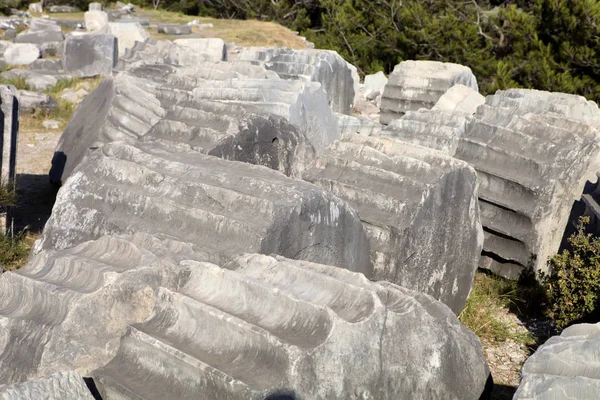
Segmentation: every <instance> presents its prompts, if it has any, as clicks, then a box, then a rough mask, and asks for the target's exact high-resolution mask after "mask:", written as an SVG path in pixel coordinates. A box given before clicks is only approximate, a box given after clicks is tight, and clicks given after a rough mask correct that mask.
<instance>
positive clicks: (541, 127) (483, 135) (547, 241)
mask: <svg viewBox="0 0 600 400" xmlns="http://www.w3.org/2000/svg"><path fill="white" fill-rule="evenodd" d="M594 115H600V112H599V111H598V107H597V106H596V105H595V104H590V102H587V101H586V100H585V99H584V98H583V97H579V96H573V95H566V94H562V93H547V92H538V91H532V90H531V91H530V90H523V89H516V90H509V91H498V92H497V93H496V95H493V96H488V97H487V98H486V103H485V104H484V105H482V106H479V108H478V109H477V112H476V113H475V115H474V118H473V119H472V120H470V121H469V122H468V124H467V128H466V132H465V135H464V137H463V139H462V140H461V141H460V145H459V147H458V150H457V152H456V157H458V158H460V159H462V160H465V161H467V162H468V163H470V164H471V165H473V166H474V167H475V169H476V170H477V173H478V176H479V179H480V181H481V186H480V191H479V196H480V207H481V215H482V224H483V226H484V230H485V235H486V238H485V243H484V249H483V256H482V258H481V264H480V266H481V267H483V268H487V269H490V270H492V271H494V272H496V273H498V274H500V275H502V276H504V277H508V278H513V279H516V278H518V277H519V275H520V274H521V272H522V271H523V270H524V269H529V268H531V269H533V271H534V272H537V271H540V270H541V271H547V260H548V257H550V256H551V255H552V254H554V253H556V251H557V250H558V247H559V245H560V242H561V239H562V235H563V232H564V230H565V226H566V224H567V220H568V218H569V212H570V210H571V207H572V205H573V202H574V201H575V200H577V199H579V197H580V196H581V193H582V191H583V187H584V184H585V182H586V181H587V180H591V181H595V180H596V172H597V171H599V170H600V133H599V132H598V131H597V130H596V129H594V128H593V127H591V126H590V125H588V123H589V122H581V121H582V120H585V119H586V118H592V120H593V118H594Z"/></svg>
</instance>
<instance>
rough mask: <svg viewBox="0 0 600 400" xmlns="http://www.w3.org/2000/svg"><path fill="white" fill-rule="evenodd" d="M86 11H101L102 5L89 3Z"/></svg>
mask: <svg viewBox="0 0 600 400" xmlns="http://www.w3.org/2000/svg"><path fill="white" fill-rule="evenodd" d="M88 11H102V3H90V4H89V5H88Z"/></svg>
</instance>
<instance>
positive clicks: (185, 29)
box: [158, 24, 192, 35]
mask: <svg viewBox="0 0 600 400" xmlns="http://www.w3.org/2000/svg"><path fill="white" fill-rule="evenodd" d="M158 33H164V34H166V35H189V34H191V33H192V27H191V26H189V25H174V24H169V25H159V26H158Z"/></svg>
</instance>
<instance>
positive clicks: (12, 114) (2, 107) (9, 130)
mask: <svg viewBox="0 0 600 400" xmlns="http://www.w3.org/2000/svg"><path fill="white" fill-rule="evenodd" d="M0 134H1V135H2V137H1V138H0V185H2V186H11V185H15V184H16V178H17V169H16V168H17V144H18V142H19V93H18V92H17V90H16V89H15V87H14V86H7V85H0ZM3 208H4V207H3ZM0 218H2V221H1V222H0V226H1V228H2V229H3V230H4V232H2V234H5V233H6V234H8V235H9V236H12V234H13V213H12V208H11V207H8V208H4V209H3V210H0Z"/></svg>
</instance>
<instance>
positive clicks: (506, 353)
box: [482, 308, 556, 400]
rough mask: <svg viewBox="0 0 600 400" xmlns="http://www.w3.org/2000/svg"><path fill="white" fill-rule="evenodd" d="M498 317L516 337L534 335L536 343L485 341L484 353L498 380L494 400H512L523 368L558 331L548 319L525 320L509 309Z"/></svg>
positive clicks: (495, 378)
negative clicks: (532, 355) (531, 356)
mask: <svg viewBox="0 0 600 400" xmlns="http://www.w3.org/2000/svg"><path fill="white" fill-rule="evenodd" d="M496 318H497V319H498V320H499V321H501V322H503V323H504V324H505V325H506V326H507V327H508V328H509V329H510V331H511V333H512V334H514V336H516V337H526V335H528V334H531V335H532V336H533V339H534V340H535V344H530V345H527V344H525V343H523V342H521V341H516V340H513V339H508V340H506V341H503V342H488V341H485V340H482V345H483V353H484V355H485V358H486V360H487V362H488V365H489V367H490V371H491V372H492V376H493V378H494V392H493V394H492V399H493V400H509V399H512V397H513V395H514V393H515V391H516V390H517V387H518V386H519V382H520V380H521V369H522V367H523V364H524V363H525V361H526V360H527V358H528V357H529V356H530V355H531V354H532V353H533V351H535V348H537V346H539V345H540V344H543V343H544V342H545V341H546V340H547V339H548V338H549V337H550V336H552V335H555V334H556V331H555V330H554V327H553V326H552V324H551V323H550V322H549V321H548V320H542V319H529V320H524V321H523V320H521V319H519V317H517V316H516V315H515V314H514V313H512V312H510V311H509V310H508V309H506V308H500V309H498V310H497V315H496Z"/></svg>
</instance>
